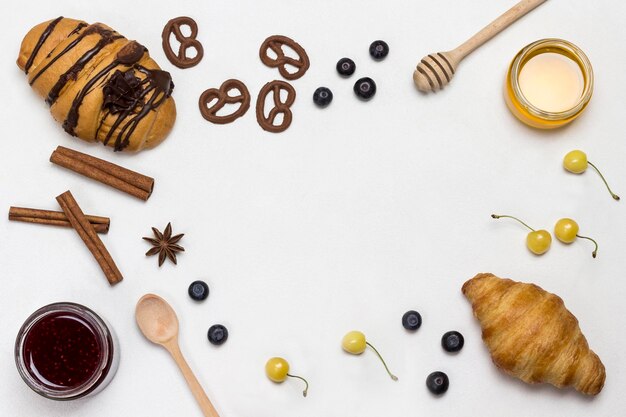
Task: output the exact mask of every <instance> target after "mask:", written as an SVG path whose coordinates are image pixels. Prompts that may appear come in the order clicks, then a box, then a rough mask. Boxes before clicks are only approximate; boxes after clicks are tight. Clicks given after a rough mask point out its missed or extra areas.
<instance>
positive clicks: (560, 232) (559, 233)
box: [554, 218, 579, 243]
mask: <svg viewBox="0 0 626 417" xmlns="http://www.w3.org/2000/svg"><path fill="white" fill-rule="evenodd" d="M578 230H579V227H578V223H576V222H575V221H574V220H572V219H568V218H563V219H560V220H559V221H557V222H556V224H555V225H554V236H556V238H557V239H559V240H560V241H561V242H563V243H572V242H573V241H575V240H576V235H577V234H578Z"/></svg>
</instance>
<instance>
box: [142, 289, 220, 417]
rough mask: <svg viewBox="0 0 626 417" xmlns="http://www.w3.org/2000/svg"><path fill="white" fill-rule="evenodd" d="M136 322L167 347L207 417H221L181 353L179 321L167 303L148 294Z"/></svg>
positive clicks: (158, 343) (148, 334) (154, 340)
mask: <svg viewBox="0 0 626 417" xmlns="http://www.w3.org/2000/svg"><path fill="white" fill-rule="evenodd" d="M135 320H137V325H138V326H139V329H140V330H141V333H143V335H144V336H145V337H146V339H148V340H149V341H151V342H152V343H156V344H157V345H161V346H163V347H164V348H165V349H167V351H168V352H169V353H170V354H171V355H172V358H174V361H175V362H176V363H177V364H178V367H179V368H180V370H181V372H182V373H183V376H184V377H185V380H186V381H187V384H188V385H189V388H190V389H191V392H192V393H193V396H194V397H196V401H198V404H199V405H200V408H201V409H202V412H203V413H204V415H205V417H219V414H217V411H215V408H214V407H213V404H211V401H210V400H209V397H207V395H206V393H205V392H204V390H203V389H202V386H201V385H200V383H199V382H198V380H197V379H196V377H195V375H194V374H193V372H192V371H191V368H190V367H189V365H188V364H187V361H185V358H184V357H183V354H182V353H181V351H180V347H179V346H178V318H177V317H176V313H175V312H174V310H173V309H172V307H171V306H170V305H169V304H168V303H167V301H165V300H164V299H162V298H161V297H159V296H158V295H154V294H146V295H144V296H143V297H141V299H140V300H139V301H138V302H137V307H136V308H135Z"/></svg>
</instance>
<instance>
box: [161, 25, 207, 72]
mask: <svg viewBox="0 0 626 417" xmlns="http://www.w3.org/2000/svg"><path fill="white" fill-rule="evenodd" d="M181 26H189V28H190V29H191V34H190V35H189V36H185V35H183V33H182V31H181V29H180V28H181ZM172 34H174V36H175V37H176V40H177V41H178V42H180V46H179V47H178V52H174V51H173V50H172V45H171V44H170V36H171V35H172ZM196 36H198V24H197V23H196V21H195V20H193V19H192V18H191V17H187V16H180V17H176V18H174V19H172V20H170V21H169V22H167V24H166V25H165V27H164V28H163V33H162V34H161V39H162V41H163V52H165V56H166V57H167V59H168V60H169V61H170V62H171V63H172V64H174V65H176V66H177V67H178V68H183V69H184V68H191V67H193V66H196V65H198V63H199V62H200V61H201V60H202V57H203V56H204V48H203V47H202V44H201V43H200V41H199V40H198V39H196ZM189 48H193V49H195V50H196V56H194V57H193V58H189V57H187V50H188V49H189Z"/></svg>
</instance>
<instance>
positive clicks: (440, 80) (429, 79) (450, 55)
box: [413, 0, 547, 93]
mask: <svg viewBox="0 0 626 417" xmlns="http://www.w3.org/2000/svg"><path fill="white" fill-rule="evenodd" d="M546 1H547V0H522V1H520V2H519V3H517V4H516V5H515V6H513V7H512V8H510V9H509V10H508V11H506V12H505V13H504V14H503V15H501V16H500V17H498V18H497V19H496V20H494V21H493V22H491V23H490V24H489V25H487V26H486V27H485V28H483V29H482V30H481V31H480V32H478V33H477V34H475V35H474V36H472V37H471V38H469V39H468V40H467V41H465V43H463V44H462V45H461V46H459V47H458V48H456V49H453V50H451V51H448V52H438V53H436V54H429V55H426V56H425V57H424V58H423V59H422V60H421V61H420V63H419V64H417V68H416V69H415V72H414V73H413V81H414V82H415V85H416V86H417V89H418V90H420V91H422V92H424V93H428V92H430V91H437V90H440V89H442V88H443V87H445V86H446V85H447V84H448V83H449V82H450V80H451V79H452V77H454V73H455V72H456V68H457V67H458V65H459V64H460V63H461V61H462V60H463V58H465V57H466V56H468V55H469V54H471V53H472V52H474V51H475V50H476V49H478V48H479V47H480V46H482V45H483V44H484V43H485V42H487V41H488V40H490V39H491V38H493V37H494V36H496V35H497V34H498V33H500V32H502V31H503V30H504V29H506V28H507V27H509V26H510V25H511V24H513V23H514V22H515V21H516V20H517V19H519V18H520V17H522V16H524V15H525V14H526V13H528V12H530V11H531V10H533V9H535V8H536V7H537V6H539V5H540V4H542V3H545V2H546Z"/></svg>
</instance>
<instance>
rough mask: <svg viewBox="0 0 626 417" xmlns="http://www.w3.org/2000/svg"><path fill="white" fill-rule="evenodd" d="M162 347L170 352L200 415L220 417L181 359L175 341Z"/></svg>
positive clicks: (183, 359)
mask: <svg viewBox="0 0 626 417" xmlns="http://www.w3.org/2000/svg"><path fill="white" fill-rule="evenodd" d="M164 346H165V348H166V349H167V350H168V351H169V352H170V354H171V355H172V358H174V361H175V362H176V364H178V367H179V368H180V371H181V372H182V373H183V376H184V377H185V380H186V381H187V385H189V389H191V392H192V394H193V396H194V397H195V398H196V401H197V402H198V405H199V406H200V409H201V410H202V413H203V414H204V416H205V417H220V416H219V414H217V411H216V410H215V407H213V404H212V403H211V400H209V397H207V395H206V393H205V392H204V389H202V386H201V385H200V383H199V382H198V379H197V378H196V376H195V375H194V374H193V371H192V370H191V368H190V367H189V365H188V364H187V361H186V360H185V358H184V357H183V354H182V352H181V351H180V347H179V346H178V343H177V342H176V341H173V342H172V343H168V344H167V345H164Z"/></svg>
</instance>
